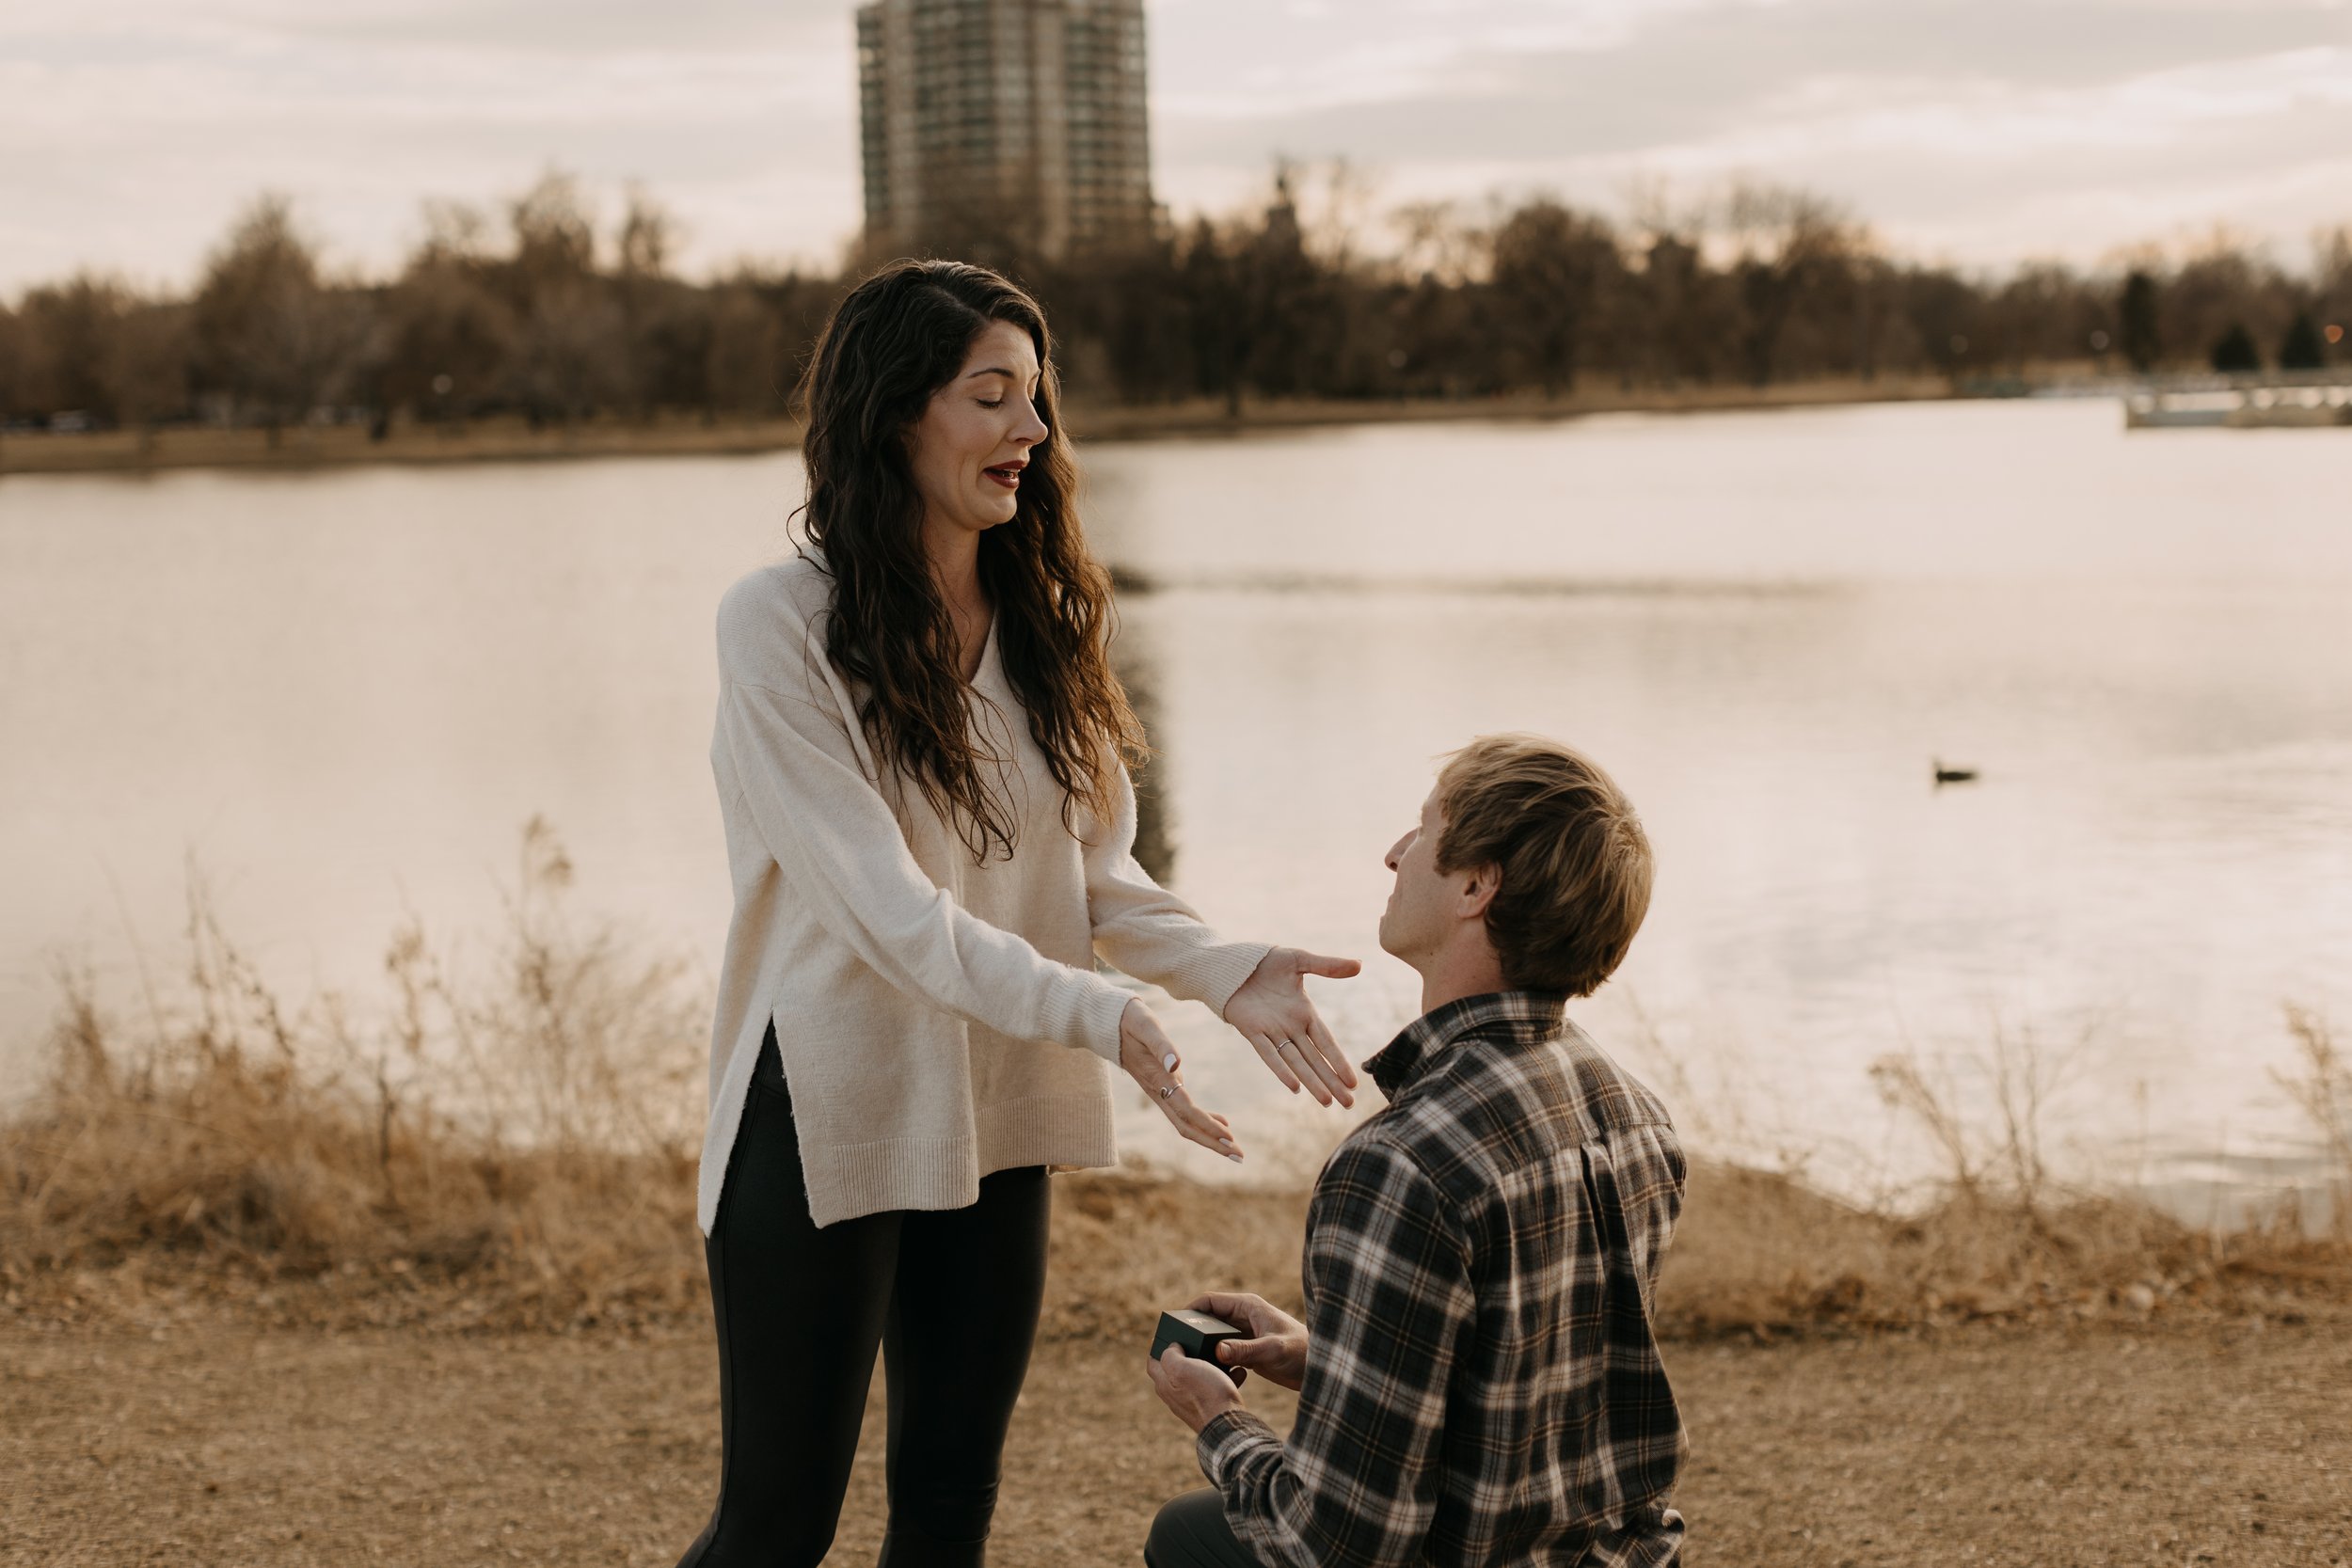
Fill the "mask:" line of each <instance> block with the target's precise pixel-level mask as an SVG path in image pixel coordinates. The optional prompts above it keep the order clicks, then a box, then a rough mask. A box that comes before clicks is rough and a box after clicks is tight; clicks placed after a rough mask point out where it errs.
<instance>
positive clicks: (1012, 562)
mask: <svg viewBox="0 0 2352 1568" xmlns="http://www.w3.org/2000/svg"><path fill="white" fill-rule="evenodd" d="M991 322H1008V323H1010V324H1011V325H1014V326H1017V327H1019V328H1021V330H1023V331H1024V332H1026V333H1027V334H1028V335H1029V341H1030V342H1031V343H1032V344H1034V345H1035V346H1036V349H1037V359H1038V365H1039V367H1040V372H1041V373H1040V375H1039V386H1038V395H1037V413H1038V418H1039V419H1040V420H1042V421H1043V423H1044V425H1045V431H1046V434H1045V439H1044V440H1043V441H1042V442H1041V443H1040V444H1039V445H1038V446H1037V447H1036V448H1034V449H1032V450H1031V451H1030V453H1029V466H1028V467H1027V468H1026V469H1025V471H1024V472H1023V474H1022V476H1021V490H1020V497H1021V499H1020V504H1019V510H1018V511H1016V512H1015V513H1014V515H1013V517H1012V520H1011V521H1010V522H1008V523H1003V524H1000V525H999V526H997V527H995V528H992V529H990V530H989V531H987V532H985V533H983V534H982V535H981V536H980V555H979V570H980V582H981V585H982V586H983V587H984V588H986V590H987V591H988V595H989V597H990V599H991V600H993V602H994V604H995V612H996V648H997V654H998V657H999V658H1000V659H1001V661H1002V663H1003V665H1004V671H1005V676H1006V679H1007V680H1008V681H1009V682H1010V683H1011V686H1012V689H1013V690H1014V692H1015V693H1016V694H1018V695H1019V697H1020V699H1021V704H1022V706H1023V707H1025V709H1026V710H1027V712H1028V722H1029V734H1030V736H1031V737H1032V738H1033V739H1035V740H1036V742H1037V745H1038V749H1039V750H1040V751H1041V752H1044V753H1045V759H1046V763H1047V766H1048V767H1049V768H1051V769H1052V770H1053V775H1054V780H1055V782H1056V783H1057V784H1059V785H1060V786H1061V788H1062V792H1063V800H1062V821H1063V824H1064V825H1065V826H1066V827H1073V831H1074V825H1073V819H1072V815H1071V814H1072V810H1073V806H1083V807H1085V808H1086V809H1087V810H1088V811H1089V813H1090V814H1091V815H1092V816H1094V817H1095V819H1096V820H1098V821H1102V822H1107V821H1109V820H1110V818H1111V814H1112V811H1113V807H1114V804H1115V801H1116V797H1117V793H1118V788H1119V768H1120V762H1121V761H1122V760H1126V761H1139V760H1140V759H1141V758H1142V757H1143V756H1144V755H1146V754H1147V753H1146V752H1145V748H1144V738H1143V727H1142V725H1141V724H1140V723H1139V722H1138V721H1136V715H1135V710H1134V709H1133V708H1131V707H1130V706H1128V705H1127V694H1126V692H1125V691H1124V690H1123V689H1121V688H1120V683H1119V677H1118V675H1117V674H1115V673H1113V672H1112V669H1111V663H1110V650H1109V644H1110V635H1111V631H1112V608H1111V580H1110V574H1109V573H1107V572H1105V571H1104V569H1103V567H1102V566H1101V564H1100V563H1098V562H1096V561H1095V559H1094V557H1093V556H1092V555H1091V554H1089V552H1088V550H1087V546H1086V537H1085V535H1084V534H1083V533H1082V532H1081V531H1080V529H1079V526H1078V515H1077V511H1076V507H1075V504H1074V498H1075V493H1076V490H1077V481H1078V468H1077V464H1076V462H1075V461H1074V460H1073V458H1072V456H1071V451H1070V440H1069V437H1068V436H1065V435H1064V434H1063V433H1062V428H1061V421H1060V420H1059V418H1058V417H1057V416H1058V414H1059V404H1060V401H1061V388H1060V385H1059V383H1058V381H1057V377H1056V375H1055V373H1054V360H1053V340H1052V337H1051V335H1050V334H1049V333H1048V332H1047V331H1046V329H1045V314H1044V312H1043V311H1042V310H1041V309H1038V305H1037V302H1036V301H1035V300H1033V299H1031V298H1030V297H1029V296H1028V295H1027V294H1026V293H1023V292H1022V291H1021V290H1020V289H1019V288H1017V287H1015V286H1014V285H1013V284H1012V283H1010V282H1009V281H1007V280H1006V279H1005V278H1003V277H998V276H997V275H996V274H995V273H993V272H990V271H989V270H988V269H986V268H984V267H976V266H967V265H965V264H963V263H961V262H958V261H894V262H892V263H891V264H890V265H888V266H886V267H884V268H882V270H881V271H880V272H877V273H875V274H874V275H873V276H872V277H868V278H866V280H865V281H864V282H862V283H860V284H859V285H858V286H857V287H856V288H854V289H852V290H851V291H850V293H849V295H848V297H847V298H845V299H843V300H842V301H841V303H840V304H839V305H837V306H835V307H834V312H833V315H832V316H831V317H830V318H829V319H828V320H827V321H826V323H825V328H824V331H823V332H822V333H821V334H819V335H818V340H817V347H816V350H815V353H814V354H813V355H812V356H811V357H810V360H809V366H808V371H807V373H806V374H805V375H803V377H802V379H801V385H800V390H799V393H798V397H799V401H800V405H801V409H802V414H803V418H804V419H805V420H806V421H807V434H806V436H804V437H803V445H802V448H801V452H802V460H803V462H804V463H805V464H806V465H807V467H808V501H807V504H806V506H805V508H804V509H803V518H802V528H803V531H804V532H805V534H806V536H807V538H808V541H809V542H810V543H811V544H812V545H814V546H817V547H818V550H820V551H821V552H822V553H823V557H824V565H825V569H826V571H827V572H828V573H829V574H830V575H831V576H832V578H833V614H832V615H831V616H830V617H829V618H828V620H827V623H826V628H825V652H826V655H827V657H830V658H831V659H832V661H833V664H834V669H836V670H838V671H839V672H840V673H842V675H844V676H845V677H847V678H848V679H850V680H851V681H854V682H857V683H859V684H860V685H861V686H862V687H863V693H862V695H861V698H860V707H859V711H858V719H859V721H860V722H861V723H862V724H863V725H864V726H865V729H866V736H867V739H868V741H869V742H870V743H871V744H872V746H873V747H874V750H875V752H876V753H877V754H878V756H879V758H880V760H881V762H882V765H883V766H884V767H885V768H892V769H895V770H896V771H898V773H899V774H900V776H902V777H904V778H907V779H911V780H913V781H914V783H915V784H917V785H918V786H919V787H920V788H921V790H922V792H923V796H924V799H925V800H928V801H930V805H931V808H932V809H933V810H934V811H937V812H938V813H939V814H940V815H941V816H943V817H945V818H946V819H947V820H949V821H950V822H952V823H954V824H955V825H956V828H957V831H958V832H959V833H960V834H961V837H962V839H963V842H964V844H965V847H968V848H969V849H970V850H971V851H972V855H973V858H974V859H975V860H976V861H985V860H987V859H988V858H989V857H990V855H991V854H992V853H997V852H1001V853H1003V854H1005V855H1007V856H1009V855H1010V854H1011V853H1012V849H1013V845H1014V842H1015V840H1016V838H1017V837H1018V825H1017V823H1016V821H1015V819H1014V817H1013V816H1012V807H1011V802H1009V801H1008V800H1006V799H1005V798H1004V796H1003V794H1002V792H1001V790H1000V789H995V788H992V787H991V785H990V775H991V774H992V773H1001V769H1002V767H1003V763H1004V759H1002V758H998V757H994V756H992V755H990V754H989V753H988V752H986V751H985V750H983V749H982V748H981V747H979V746H977V745H976V744H975V742H974V738H973V734H972V730H971V727H970V721H969V718H968V709H967V707H966V702H967V700H968V698H969V695H970V689H969V687H968V686H967V685H966V684H965V682H964V680H963V678H962V676H961V673H960V671H959V663H958V659H957V648H958V642H957V638H956V630H955V623H954V621H953V619H952V618H951V617H950V615H949V613H948V609H947V601H946V597H945V596H944V595H943V594H941V593H940V590H939V585H938V583H937V581H936V580H935V579H934V578H932V576H931V569H930V557H929V556H928V555H927V554H926V552H925V550H924V546H923V501H922V497H921V496H920V494H919V493H918V492H917V491H916V489H915V485H914V469H913V467H912V466H911V464H910V461H909V452H908V450H907V444H906V443H907V436H908V434H909V432H910V431H911V429H912V427H913V426H914V422H915V421H916V420H919V419H921V418H922V416H923V411H924V409H925V408H926V407H927V406H928V405H929V404H930V400H931V397H932V395H933V394H934V393H936V392H937V391H939V389H940V388H943V387H946V385H947V384H948V383H949V382H950V381H952V380H953V379H954V378H955V376H956V373H957V372H959V371H961V369H962V368H963V363H964V359H965V356H967V355H968V354H969V353H970V352H971V347H972V344H973V342H974V341H975V340H977V338H978V337H979V335H980V333H981V332H983V331H984V330H986V329H987V327H988V325H989V324H990V323H991Z"/></svg>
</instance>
